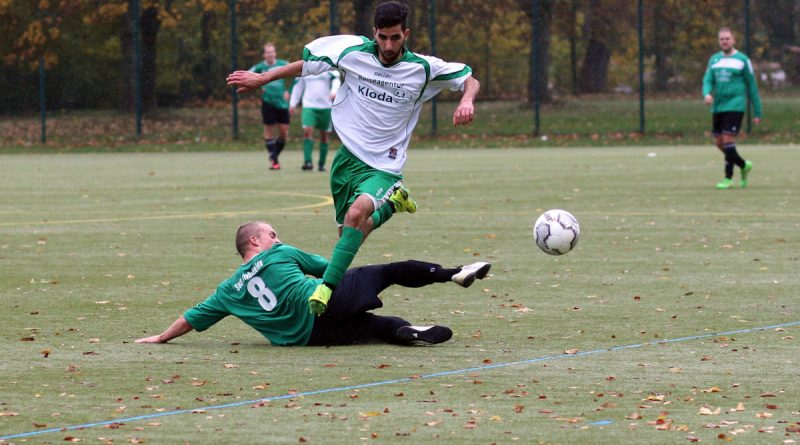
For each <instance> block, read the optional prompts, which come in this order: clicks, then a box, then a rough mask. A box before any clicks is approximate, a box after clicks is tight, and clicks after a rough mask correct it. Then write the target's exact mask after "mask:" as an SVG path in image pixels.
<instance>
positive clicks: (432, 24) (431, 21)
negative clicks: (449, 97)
mask: <svg viewBox="0 0 800 445" xmlns="http://www.w3.org/2000/svg"><path fill="white" fill-rule="evenodd" d="M428 37H429V38H430V40H431V55H432V56H435V55H436V0H428ZM437 114H438V113H437V112H436V97H434V98H433V99H432V100H431V136H436V130H437V126H438V123H437Z"/></svg>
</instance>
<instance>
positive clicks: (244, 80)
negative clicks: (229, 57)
mask: <svg viewBox="0 0 800 445" xmlns="http://www.w3.org/2000/svg"><path fill="white" fill-rule="evenodd" d="M302 73H303V61H302V60H297V61H294V62H292V63H290V64H288V65H284V66H282V67H280V68H277V69H274V70H270V71H266V72H263V73H260V74H259V73H254V72H251V71H234V72H232V73H231V74H228V78H227V79H226V80H227V82H228V85H230V86H236V87H237V88H236V92H237V93H246V92H248V91H253V90H255V89H256V88H258V87H260V86H261V85H266V84H268V83H270V82H272V81H275V80H279V79H288V78H292V77H299V76H300V75H301V74H302Z"/></svg>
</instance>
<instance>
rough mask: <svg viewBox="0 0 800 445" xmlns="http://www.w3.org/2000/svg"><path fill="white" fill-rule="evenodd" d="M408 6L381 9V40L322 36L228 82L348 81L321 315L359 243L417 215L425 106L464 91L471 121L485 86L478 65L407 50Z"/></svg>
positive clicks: (247, 86) (246, 85)
mask: <svg viewBox="0 0 800 445" xmlns="http://www.w3.org/2000/svg"><path fill="white" fill-rule="evenodd" d="M408 13H409V10H408V6H406V5H405V4H403V3H400V2H395V1H391V2H386V3H382V4H380V5H379V6H378V7H377V8H376V9H375V17H374V24H375V28H374V31H375V39H374V40H369V39H368V38H366V37H359V36H352V35H341V36H331V37H323V38H320V39H317V40H315V41H313V42H311V43H309V44H308V45H306V47H305V49H304V50H303V60H298V61H295V62H292V63H290V64H289V65H287V66H285V67H283V68H280V69H277V70H274V71H269V72H266V73H263V74H255V73H250V72H246V71H236V72H234V73H231V74H230V75H229V76H228V79H227V81H228V85H234V86H237V87H238V88H237V91H238V92H240V93H241V92H246V91H252V90H254V89H256V88H258V87H259V86H261V85H263V84H265V83H269V82H272V81H274V80H276V79H285V78H290V77H296V76H300V75H303V76H308V75H314V74H319V73H324V72H327V71H332V70H335V69H338V70H339V71H340V72H341V73H342V75H343V76H344V81H343V82H342V86H341V88H340V89H339V92H338V94H337V95H336V100H335V101H334V104H333V109H332V116H333V126H334V128H335V130H336V133H337V134H338V136H339V138H340V139H341V140H342V143H343V146H342V147H341V148H340V149H339V150H338V152H337V154H336V157H335V159H334V161H333V165H332V167H331V179H330V183H331V194H332V195H333V201H334V207H335V208H336V222H337V224H338V225H339V235H340V238H339V241H338V242H337V243H336V246H335V247H334V249H333V254H332V255H331V261H330V264H329V265H328V268H327V270H326V271H325V275H324V276H323V283H322V284H320V285H319V286H318V287H317V289H316V290H315V291H314V293H313V294H312V295H311V296H310V298H309V304H310V305H311V307H312V310H313V311H314V312H315V313H320V314H321V313H323V312H324V311H325V306H326V305H327V302H328V299H329V298H330V296H331V292H332V291H333V289H335V288H336V286H337V285H338V284H339V282H340V281H341V280H342V276H343V275H344V273H345V271H346V270H347V268H348V267H349V266H350V264H351V263H352V261H353V258H354V257H355V255H356V253H357V252H358V249H359V247H360V246H361V243H362V242H363V241H364V239H365V238H366V237H367V236H368V235H369V234H370V232H372V231H373V230H375V229H377V228H378V227H380V226H381V225H382V224H384V223H385V222H386V221H388V220H389V219H390V218H391V217H392V215H393V214H394V213H396V212H409V213H413V212H415V211H416V210H417V205H416V203H415V202H414V201H413V200H411V199H410V198H409V196H408V190H407V189H406V188H405V187H404V186H403V184H402V180H403V166H404V165H405V161H406V150H407V149H408V145H409V142H410V140H411V133H412V131H413V129H414V127H415V126H416V124H417V120H418V119H419V113H420V110H421V109H422V104H423V103H424V102H425V101H427V100H429V99H431V98H433V97H434V96H435V95H436V94H438V93H439V92H440V91H442V90H443V89H445V88H448V89H451V90H460V91H463V95H462V96H461V100H460V102H459V105H458V106H457V107H456V110H455V112H454V114H453V124H454V125H466V124H469V123H470V122H472V118H473V115H474V113H475V107H474V105H473V101H474V99H475V97H476V96H477V94H478V90H479V89H480V84H479V83H478V81H477V80H475V79H474V78H473V77H472V69H471V68H470V67H468V66H466V65H464V64H462V63H448V62H445V61H443V60H441V59H437V58H435V57H430V56H424V55H419V54H415V53H412V52H411V51H409V50H408V49H407V48H406V47H405V42H406V40H407V39H408V37H409V35H410V33H411V30H410V29H408V27H407V26H406V19H407V17H408Z"/></svg>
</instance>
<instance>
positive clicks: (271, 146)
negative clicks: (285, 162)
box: [264, 139, 278, 161]
mask: <svg viewBox="0 0 800 445" xmlns="http://www.w3.org/2000/svg"><path fill="white" fill-rule="evenodd" d="M264 146H265V147H266V148H267V151H268V152H269V158H270V159H272V160H273V161H276V160H277V159H278V156H277V155H276V154H275V151H276V148H277V141H276V140H275V139H264Z"/></svg>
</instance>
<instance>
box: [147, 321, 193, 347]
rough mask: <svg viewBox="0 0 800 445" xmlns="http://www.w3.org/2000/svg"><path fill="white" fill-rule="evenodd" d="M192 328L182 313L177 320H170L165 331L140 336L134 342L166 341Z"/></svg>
mask: <svg viewBox="0 0 800 445" xmlns="http://www.w3.org/2000/svg"><path fill="white" fill-rule="evenodd" d="M192 329H194V328H192V325H190V324H189V322H188V321H186V319H185V318H183V315H181V316H180V317H178V319H177V320H175V321H174V322H172V324H171V325H170V326H169V327H168V328H167V330H166V331H164V332H162V333H161V334H158V335H153V336H150V337H145V338H140V339H138V340H136V343H166V342H168V341H170V340H172V339H173V338H177V337H180V336H181V335H183V334H186V333H188V332H190V331H191V330H192Z"/></svg>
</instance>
